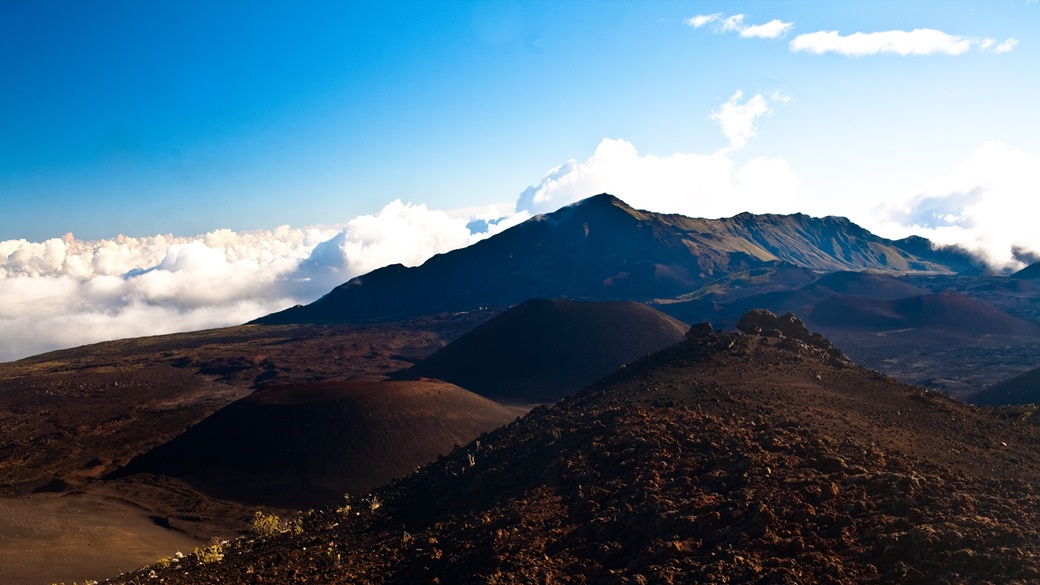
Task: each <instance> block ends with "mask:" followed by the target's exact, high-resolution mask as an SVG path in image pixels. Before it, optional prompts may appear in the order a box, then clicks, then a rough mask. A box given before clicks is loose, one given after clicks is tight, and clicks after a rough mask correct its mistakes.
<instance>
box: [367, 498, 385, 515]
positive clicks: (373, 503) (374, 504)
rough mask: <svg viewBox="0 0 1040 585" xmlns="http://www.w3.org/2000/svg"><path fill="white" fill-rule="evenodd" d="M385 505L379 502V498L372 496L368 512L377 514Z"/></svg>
mask: <svg viewBox="0 0 1040 585" xmlns="http://www.w3.org/2000/svg"><path fill="white" fill-rule="evenodd" d="M382 505H383V502H381V501H379V496H372V497H371V498H369V500H368V510H369V511H370V512H375V511H376V510H378V509H379V508H380V507H381V506H382Z"/></svg>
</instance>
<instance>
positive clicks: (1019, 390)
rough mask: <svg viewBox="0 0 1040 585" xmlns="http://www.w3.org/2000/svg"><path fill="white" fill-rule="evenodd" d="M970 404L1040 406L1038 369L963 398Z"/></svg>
mask: <svg viewBox="0 0 1040 585" xmlns="http://www.w3.org/2000/svg"><path fill="white" fill-rule="evenodd" d="M965 400H967V401H968V402H971V403H972V404H982V405H987V406H1001V405H1006V404H1015V405H1018V404H1040V368H1037V369H1034V370H1029V371H1028V372H1026V373H1024V374H1020V375H1018V376H1015V377H1013V378H1011V379H1009V380H1004V381H1003V382H999V383H997V384H994V385H992V386H990V387H989V388H986V389H985V390H982V391H981V392H978V393H976V394H972V395H970V396H967V397H966V398H965Z"/></svg>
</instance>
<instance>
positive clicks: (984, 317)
mask: <svg viewBox="0 0 1040 585" xmlns="http://www.w3.org/2000/svg"><path fill="white" fill-rule="evenodd" d="M809 319H810V321H812V322H813V323H814V324H816V325H820V326H826V327H839V328H863V329H868V330H872V331H891V330H900V329H928V330H933V331H937V332H946V333H951V334H964V335H971V336H983V335H1004V336H1016V335H1037V334H1038V333H1040V328H1038V327H1037V325H1035V324H1033V323H1030V322H1028V321H1024V320H1022V319H1018V318H1015V317H1012V316H1011V315H1008V314H1006V313H1003V312H1001V311H998V310H996V309H993V308H991V307H989V306H987V305H984V304H982V303H980V302H978V301H976V300H973V299H971V298H968V297H966V296H964V295H960V294H956V293H939V294H928V295H919V296H914V297H909V298H905V299H896V300H873V299H866V298H863V297H852V296H844V295H839V296H833V297H830V298H827V299H824V300H822V301H820V302H819V303H817V304H816V307H815V308H814V309H813V311H812V313H811V314H810V315H809Z"/></svg>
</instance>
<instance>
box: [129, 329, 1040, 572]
mask: <svg viewBox="0 0 1040 585" xmlns="http://www.w3.org/2000/svg"><path fill="white" fill-rule="evenodd" d="M752 325H753V326H752V327H748V329H749V330H751V331H760V332H762V333H763V335H757V334H748V335H735V334H725V333H715V332H712V331H711V330H710V327H705V326H697V327H695V328H694V329H693V330H691V332H690V337H691V338H690V339H689V340H688V341H687V342H684V343H680V344H677V345H675V346H672V347H670V348H668V349H666V350H664V351H662V352H659V353H657V354H654V355H652V356H648V357H646V358H644V359H642V360H639V361H638V362H635V363H633V364H630V365H629V366H628V367H626V368H623V369H621V370H619V371H617V372H615V373H613V374H611V375H610V376H608V377H606V378H604V379H603V380H601V381H600V382H598V383H596V384H595V385H593V386H591V387H590V388H589V389H587V390H585V391H583V392H581V393H579V394H576V395H574V396H572V397H570V398H568V399H566V400H564V401H562V402H561V403H559V404H557V405H555V406H553V407H541V408H538V409H536V410H534V411H532V413H531V414H529V415H528V416H526V417H525V418H523V419H522V420H520V421H517V422H515V423H512V424H510V425H508V426H507V427H504V428H502V429H499V430H497V431H495V432H493V433H490V434H489V435H487V436H485V437H482V438H481V440H480V441H479V443H476V442H474V443H471V444H469V445H466V446H465V447H462V448H459V449H456V450H455V451H453V452H452V453H451V454H450V455H448V456H446V457H444V458H442V459H439V460H438V461H437V462H435V463H433V464H431V465H429V466H426V467H424V468H423V469H422V470H420V471H419V472H417V473H416V474H413V475H411V476H409V477H407V478H404V479H402V480H400V481H396V482H394V483H392V484H389V485H387V486H385V487H383V488H380V489H378V490H376V491H375V492H373V493H372V494H371V495H370V496H368V497H367V498H365V499H363V500H361V501H359V502H356V504H355V508H354V509H353V510H351V511H350V513H349V514H346V515H344V514H342V513H339V512H336V511H327V512H320V513H313V514H311V515H308V516H306V517H305V518H304V521H303V532H302V534H298V535H294V534H289V533H286V534H282V535H280V536H276V537H273V538H270V539H255V540H238V541H234V542H232V543H229V544H227V545H225V546H224V547H223V548H222V549H221V551H220V553H221V555H222V560H220V561H219V562H210V563H204V562H203V561H204V560H205V559H201V558H199V557H198V556H190V557H188V558H186V559H184V560H182V561H180V562H179V563H177V564H176V565H174V566H172V567H169V568H165V569H161V568H155V569H154V570H155V572H156V574H157V577H158V578H159V579H162V580H164V582H165V583H169V584H182V583H183V584H187V583H192V584H206V583H218V582H240V581H241V576H242V575H247V574H248V575H250V579H252V580H253V581H254V582H262V583H290V582H304V581H307V582H321V583H333V584H338V583H417V582H424V583H434V582H440V583H489V582H493V583H532V582H554V583H761V584H766V583H895V582H899V583H1033V582H1037V580H1040V541H1038V540H1037V539H1036V531H1035V527H1036V526H1037V525H1038V523H1040V506H1038V504H1040V486H1038V483H1040V482H1038V480H1040V454H1038V452H1037V449H1036V445H1037V444H1038V443H1040V428H1038V427H1037V426H1036V424H1035V423H1034V422H1033V421H1034V420H1035V419H1036V418H1037V417H1028V416H1027V415H1028V414H1030V412H1026V409H1022V412H1020V413H1019V417H1018V418H1012V417H1009V416H1007V415H1004V416H1002V415H1000V414H999V413H997V412H995V411H990V410H986V409H980V408H978V407H974V406H970V405H966V404H963V403H959V402H956V401H954V400H951V399H949V398H947V397H945V396H942V395H940V394H937V393H929V392H926V391H923V390H921V389H919V388H914V387H910V386H906V385H903V384H900V383H898V382H895V381H893V380H891V379H888V378H886V377H884V376H882V375H880V374H878V373H876V372H872V371H868V370H865V369H863V368H860V367H858V366H855V365H853V364H851V363H849V362H848V361H847V360H846V359H844V357H843V355H842V354H841V352H839V351H837V350H836V349H835V348H834V347H833V346H831V345H830V343H829V342H827V341H826V340H825V339H822V338H820V337H814V336H809V335H805V334H804V331H803V329H802V328H801V327H800V324H799V323H798V322H796V321H794V320H792V319H778V318H776V317H775V316H773V317H771V318H768V316H765V318H763V316H762V315H759V319H758V321H757V322H756V323H753V324H752ZM784 331H787V334H786V335H785V334H784V333H783V332H784ZM1020 419H1021V420H1020ZM377 503H378V506H377V505H375V504H377ZM202 556H203V557H205V555H202ZM150 570H152V569H145V570H144V571H142V572H140V573H134V574H129V575H125V576H122V577H119V578H118V579H115V580H113V583H120V584H126V583H131V582H134V581H133V580H134V579H137V578H142V577H143V576H144V575H146V574H148V572H149V571H150Z"/></svg>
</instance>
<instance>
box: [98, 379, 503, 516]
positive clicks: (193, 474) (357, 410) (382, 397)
mask: <svg viewBox="0 0 1040 585" xmlns="http://www.w3.org/2000/svg"><path fill="white" fill-rule="evenodd" d="M517 414H518V411H516V410H510V409H508V408H506V407H503V406H501V405H499V404H497V403H495V402H492V401H491V400H488V399H486V398H482V397H480V396H477V395H476V394H473V393H472V392H468V391H466V390H463V389H462V388H459V387H457V386H454V385H452V384H447V383H444V382H436V381H411V382H365V381H346V382H318V383H310V384H291V385H273V386H266V387H264V388H262V389H260V390H258V391H256V392H254V393H253V394H251V395H249V396H247V397H245V398H243V399H241V400H238V401H237V402H235V403H233V404H230V405H228V406H227V407H225V408H223V409H221V410H220V411H218V412H216V413H214V414H213V415H212V416H210V417H209V418H207V419H206V420H204V421H202V422H200V423H199V424H197V425H195V426H194V427H192V428H191V429H189V430H188V431H186V432H184V433H183V434H182V435H180V436H178V437H177V438H175V439H174V440H172V441H170V442H169V443H166V444H164V445H161V446H159V447H157V448H156V449H154V450H152V451H150V452H149V453H146V454H144V455H142V456H140V457H138V458H136V459H134V460H133V461H131V462H130V463H129V465H127V466H126V467H125V468H124V469H121V470H120V471H118V472H117V473H115V474H114V477H123V476H126V475H132V474H134V473H152V474H156V475H164V476H172V477H177V478H180V479H182V480H184V481H186V482H187V483H189V484H190V485H192V486H193V487H195V488H196V489H198V490H199V491H201V492H203V493H205V494H208V495H210V496H213V497H217V498H221V499H226V500H232V501H236V502H243V503H248V504H259V505H267V506H280V507H286V508H307V507H318V506H323V505H330V504H333V503H337V502H340V501H342V499H343V495H344V493H351V494H355V495H356V494H360V493H364V492H365V491H367V490H369V489H371V488H373V487H375V486H377V485H381V484H383V483H386V482H388V481H390V480H391V479H394V478H396V477H401V476H403V475H407V474H408V473H411V472H412V471H414V470H415V469H416V468H417V467H419V466H420V465H423V464H424V463H427V462H429V461H432V460H433V459H434V458H436V457H437V456H438V455H440V454H442V453H447V452H449V451H450V450H451V449H452V447H454V446H455V445H457V444H460V443H467V442H469V441H471V440H473V439H474V438H475V437H477V436H478V435H480V434H481V433H484V432H487V431H490V430H492V429H495V428H497V427H500V426H502V425H504V424H506V423H508V422H510V421H512V420H513V419H515V418H516V416H517Z"/></svg>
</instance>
